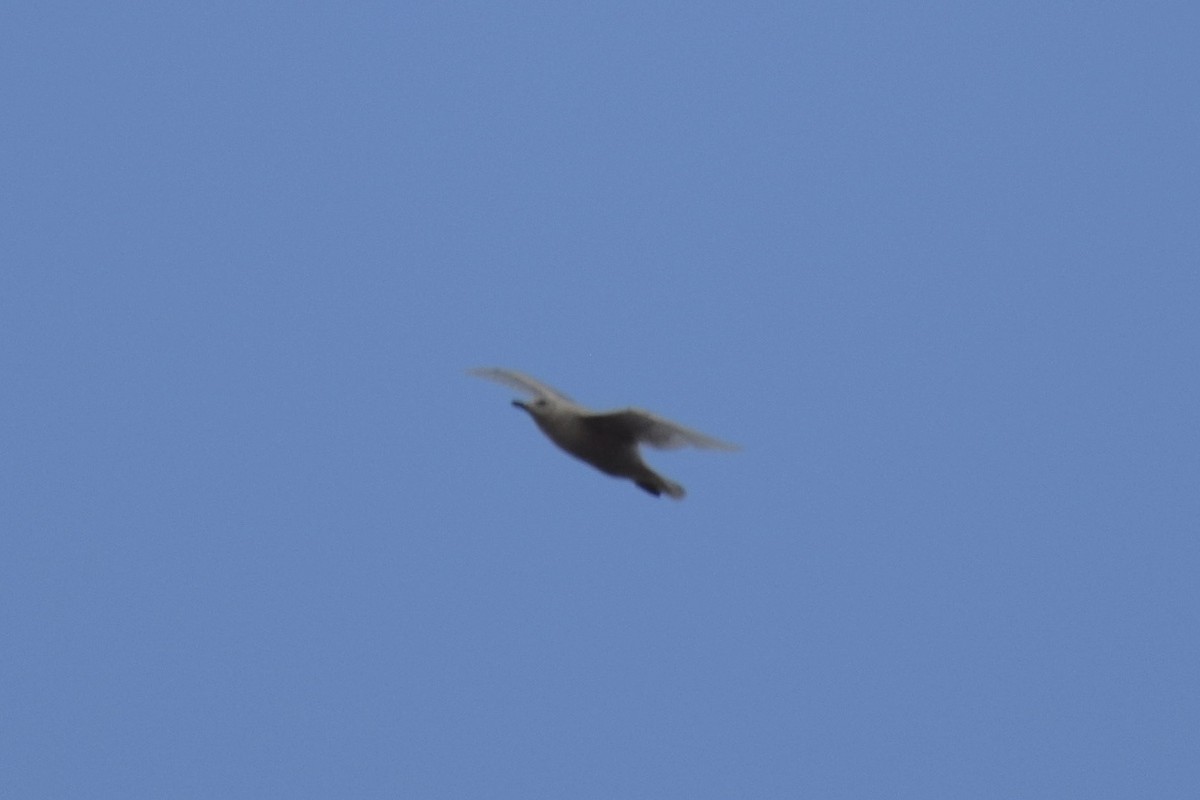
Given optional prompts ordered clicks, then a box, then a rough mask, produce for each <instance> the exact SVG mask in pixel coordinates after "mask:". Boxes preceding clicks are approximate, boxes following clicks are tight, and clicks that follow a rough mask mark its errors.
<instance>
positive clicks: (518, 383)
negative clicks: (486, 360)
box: [467, 367, 575, 405]
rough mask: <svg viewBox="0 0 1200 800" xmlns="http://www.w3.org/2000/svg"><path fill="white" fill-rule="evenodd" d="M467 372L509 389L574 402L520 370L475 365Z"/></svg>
mask: <svg viewBox="0 0 1200 800" xmlns="http://www.w3.org/2000/svg"><path fill="white" fill-rule="evenodd" d="M467 373H468V374H470V375H474V376H475V377H477V378H486V379H487V380H489V381H495V382H496V383H502V384H504V385H505V386H507V387H509V388H510V389H516V390H517V391H519V392H524V393H525V394H531V395H534V396H536V397H545V398H548V399H552V400H560V401H562V402H564V403H570V404H572V405H574V404H575V401H574V400H572V399H571V398H570V397H567V396H566V395H565V394H563V393H562V392H560V391H559V390H558V389H555V388H553V387H550V386H547V385H546V384H544V383H542V382H541V381H535V380H534V379H533V378H531V377H529V376H528V375H525V374H523V373H520V372H515V371H513V370H511V369H501V368H499V367H476V368H475V369H469V370H467Z"/></svg>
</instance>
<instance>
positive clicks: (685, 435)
mask: <svg viewBox="0 0 1200 800" xmlns="http://www.w3.org/2000/svg"><path fill="white" fill-rule="evenodd" d="M583 420H584V423H585V424H586V425H588V426H590V427H591V428H592V429H593V430H595V431H596V432H597V433H601V434H603V435H605V436H611V437H613V438H615V439H619V440H623V441H629V442H645V443H646V444H648V445H650V446H651V447H657V448H659V449H660V450H674V449H676V448H679V447H701V448H704V449H707V450H737V449H739V448H738V446H737V445H736V444H730V443H729V442H722V441H721V440H720V439H714V438H713V437H711V436H705V435H704V434H703V433H700V432H699V431H694V430H692V429H691V428H685V427H684V426H682V425H678V424H676V423H674V422H671V421H670V420H666V419H663V418H662V417H659V416H656V415H654V414H651V413H650V412H649V411H642V410H641V409H638V408H625V409H622V410H620V411H608V412H605V413H603V414H587V415H586V416H584V417H583Z"/></svg>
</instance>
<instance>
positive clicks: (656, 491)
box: [634, 470, 687, 500]
mask: <svg viewBox="0 0 1200 800" xmlns="http://www.w3.org/2000/svg"><path fill="white" fill-rule="evenodd" d="M634 483H636V484H637V485H638V488H639V489H642V490H644V491H647V492H649V493H650V494H652V495H654V496H655V497H658V496H659V495H662V494H665V495H666V496H667V497H670V498H671V499H672V500H682V499H683V496H684V495H685V494H687V492H685V491H684V489H683V487H682V486H680V485H679V484H678V483H675V482H674V481H669V480H667V479H666V478H664V477H663V476H662V475H659V474H658V473H657V472H651V471H650V470H646V474H645V475H643V476H641V477H640V478H638V479H637V480H635V481H634Z"/></svg>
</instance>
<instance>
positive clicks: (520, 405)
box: [512, 400, 525, 408]
mask: <svg viewBox="0 0 1200 800" xmlns="http://www.w3.org/2000/svg"><path fill="white" fill-rule="evenodd" d="M512 404H513V405H514V406H516V407H517V408H525V404H524V403H522V402H521V401H520V400H513V401H512Z"/></svg>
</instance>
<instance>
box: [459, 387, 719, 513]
mask: <svg viewBox="0 0 1200 800" xmlns="http://www.w3.org/2000/svg"><path fill="white" fill-rule="evenodd" d="M468 373H469V374H471V375H475V376H476V377H479V378H486V379H487V380H491V381H496V382H497V383H502V384H504V385H505V386H508V387H509V388H512V389H516V390H517V391H520V392H522V393H524V394H527V395H530V396H531V397H532V398H533V399H532V400H530V401H528V402H526V401H522V400H513V405H514V406H516V407H517V408H520V409H524V410H525V411H526V412H528V413H529V416H531V417H533V421H534V422H535V423H537V426H538V427H539V428H541V429H542V433H544V434H546V436H548V437H550V441H552V442H554V443H555V444H556V445H558V446H559V447H560V448H562V449H563V450H565V451H567V452H568V453H570V454H571V455H573V456H575V457H576V458H578V459H579V460H581V461H585V462H587V463H588V464H591V465H592V466H593V467H595V468H596V469H598V470H600V471H601V472H604V473H606V474H608V475H613V476H615V477H618V478H628V479H629V480H631V481H633V482H634V484H635V485H637V487H638V488H640V489H643V490H645V491H647V492H649V493H650V494H652V495H654V496H655V497H658V496H659V495H662V494H666V495H667V496H668V497H671V498H674V499H675V500H682V499H683V496H684V489H683V487H682V486H680V485H679V484H678V483H675V482H674V481H670V480H667V479H666V478H664V477H663V476H661V475H659V474H658V473H656V472H655V471H654V470H652V469H650V467H648V466H646V462H645V461H642V456H641V453H640V452H638V445H639V444H643V443H644V444H648V445H650V446H651V447H657V448H659V449H660V450H673V449H675V448H679V447H687V446H691V447H700V448H705V449H708V450H737V449H738V447H737V445H733V444H729V443H728V442H722V441H721V440H720V439H714V438H712V437H711V436H705V435H704V434H703V433H699V432H697V431H694V430H692V429H691V428H685V427H683V426H682V425H678V424H676V423H674V422H671V421H670V420H665V419H663V418H662V417H659V416H656V415H654V414H651V413H650V412H649V411H642V410H641V409H638V408H623V409H619V410H617V411H602V412H595V411H590V410H589V409H587V408H584V407H583V406H581V405H579V404H578V403H576V402H575V401H574V400H572V399H571V398H570V397H567V396H566V395H565V394H563V393H562V392H560V391H558V390H557V389H554V388H551V387H550V386H547V385H546V384H544V383H542V382H541V381H537V380H534V379H533V378H531V377H529V376H528V375H524V374H522V373H520V372H515V371H513V370H510V369H500V368H498V367H480V368H477V369H472V370H468Z"/></svg>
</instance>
